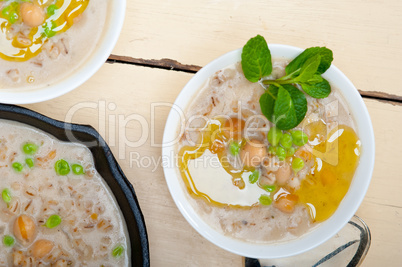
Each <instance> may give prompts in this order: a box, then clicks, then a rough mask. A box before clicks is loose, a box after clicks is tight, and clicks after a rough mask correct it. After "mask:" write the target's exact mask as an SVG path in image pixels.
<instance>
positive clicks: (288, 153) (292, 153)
mask: <svg viewBox="0 0 402 267" xmlns="http://www.w3.org/2000/svg"><path fill="white" fill-rule="evenodd" d="M294 154H295V148H294V147H290V148H288V149H286V156H287V157H291V156H293V155H294Z"/></svg>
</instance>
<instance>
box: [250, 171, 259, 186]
mask: <svg viewBox="0 0 402 267" xmlns="http://www.w3.org/2000/svg"><path fill="white" fill-rule="evenodd" d="M259 177H260V172H259V171H258V170H255V171H253V172H252V173H251V174H250V176H249V177H248V180H249V181H250V184H255V183H256V182H257V181H258V178H259Z"/></svg>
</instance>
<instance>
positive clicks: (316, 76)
mask: <svg viewBox="0 0 402 267" xmlns="http://www.w3.org/2000/svg"><path fill="white" fill-rule="evenodd" d="M323 80H324V78H322V77H321V75H320V74H314V75H313V77H311V78H310V79H308V80H307V81H305V82H301V83H320V82H322V81H323Z"/></svg>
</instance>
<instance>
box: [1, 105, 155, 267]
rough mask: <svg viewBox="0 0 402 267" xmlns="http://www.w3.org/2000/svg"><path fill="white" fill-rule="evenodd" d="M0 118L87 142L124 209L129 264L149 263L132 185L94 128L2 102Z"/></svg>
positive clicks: (99, 169)
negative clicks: (129, 253)
mask: <svg viewBox="0 0 402 267" xmlns="http://www.w3.org/2000/svg"><path fill="white" fill-rule="evenodd" d="M0 119H5V120H11V121H17V122H21V123H24V124H27V125H29V126H32V127H35V128H38V129H40V130H42V131H44V132H46V133H48V134H50V135H53V136H54V137H56V138H57V139H59V140H61V141H64V142H71V141H72V140H73V141H74V142H76V143H81V144H83V145H86V146H87V147H88V148H89V149H90V150H91V153H92V155H93V157H94V161H95V167H96V169H97V171H98V172H99V174H100V175H101V176H102V177H103V178H104V180H105V181H106V183H107V184H108V185H109V187H110V189H111V190H112V192H113V194H114V196H115V198H116V200H117V202H118V204H119V206H120V209H121V211H122V213H123V216H124V219H125V221H126V224H127V230H128V233H129V237H130V243H131V264H132V266H144V267H145V266H149V246H148V237H147V231H146V227H145V222H144V217H143V215H142V213H141V210H140V207H139V204H138V200H137V197H136V195H135V192H134V188H133V186H132V185H131V183H130V182H129V181H128V180H127V178H126V176H125V175H124V173H123V171H122V170H121V168H120V166H119V164H118V163H117V161H116V159H115V158H114V156H113V154H112V152H111V151H110V148H109V146H108V145H107V144H106V142H105V140H103V138H102V137H101V136H100V135H99V133H98V132H97V131H96V130H95V129H94V128H92V127H91V126H88V125H78V124H71V123H65V122H61V121H57V120H53V119H51V118H49V117H46V116H44V115H41V114H39V113H37V112H34V111H32V110H29V109H26V108H22V107H18V106H13V105H5V104H0Z"/></svg>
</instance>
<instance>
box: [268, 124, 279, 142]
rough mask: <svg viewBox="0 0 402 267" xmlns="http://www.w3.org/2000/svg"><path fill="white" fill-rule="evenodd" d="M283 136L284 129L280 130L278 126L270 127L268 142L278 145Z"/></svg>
mask: <svg viewBox="0 0 402 267" xmlns="http://www.w3.org/2000/svg"><path fill="white" fill-rule="evenodd" d="M281 137H282V131H281V130H279V129H278V128H276V127H271V129H269V131H268V135H267V138H268V142H269V143H270V144H271V145H273V146H277V145H278V143H279V140H280V139H281Z"/></svg>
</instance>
